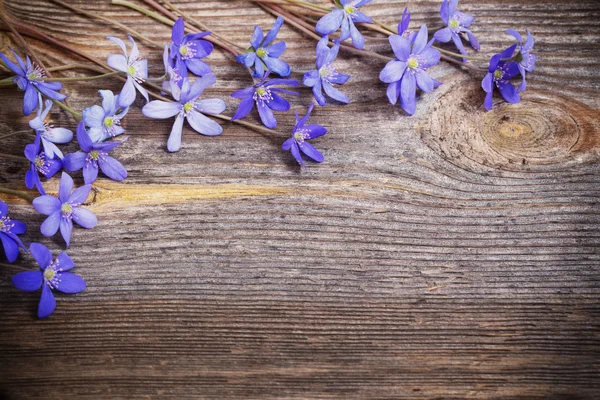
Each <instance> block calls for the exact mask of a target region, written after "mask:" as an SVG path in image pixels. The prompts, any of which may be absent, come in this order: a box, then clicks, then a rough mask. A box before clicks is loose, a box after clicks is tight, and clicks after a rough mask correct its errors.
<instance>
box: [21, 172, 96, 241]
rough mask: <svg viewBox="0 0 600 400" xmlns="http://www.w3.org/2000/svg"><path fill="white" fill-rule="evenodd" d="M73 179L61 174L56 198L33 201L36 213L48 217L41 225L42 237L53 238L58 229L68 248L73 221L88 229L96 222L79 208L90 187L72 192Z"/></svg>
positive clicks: (46, 197) (92, 216)
mask: <svg viewBox="0 0 600 400" xmlns="http://www.w3.org/2000/svg"><path fill="white" fill-rule="evenodd" d="M73 185H74V184H73V179H72V178H71V177H70V176H69V174H67V173H65V172H63V173H62V177H61V178H60V186H59V189H58V198H57V197H55V196H51V195H44V196H40V197H37V198H35V199H34V200H33V207H34V208H35V209H36V211H37V212H39V213H41V214H44V215H48V218H46V220H45V221H44V222H43V223H42V226H41V232H42V234H43V235H44V236H54V234H56V232H57V231H58V229H59V227H60V234H61V235H62V237H63V239H65V242H66V243H67V247H69V242H70V241H71V231H72V230H73V221H75V222H76V223H77V225H79V226H81V227H83V228H86V229H90V228H93V227H95V226H96V224H97V223H98V220H97V219H96V216H95V215H94V213H93V212H91V211H90V210H87V209H85V208H81V204H82V203H83V202H84V201H85V200H86V199H87V198H88V195H89V194H90V190H91V189H92V185H89V184H88V185H84V186H81V187H79V188H77V189H75V190H73Z"/></svg>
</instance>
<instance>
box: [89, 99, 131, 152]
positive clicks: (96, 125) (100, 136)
mask: <svg viewBox="0 0 600 400" xmlns="http://www.w3.org/2000/svg"><path fill="white" fill-rule="evenodd" d="M98 93H100V96H101V97H102V107H100V106H98V105H93V106H91V107H89V108H86V109H85V110H83V112H82V115H83V121H84V122H85V125H86V126H88V127H89V128H90V130H89V135H90V139H91V140H92V142H94V143H97V142H103V141H105V140H107V139H110V138H113V137H115V136H118V135H122V134H123V133H124V132H125V129H123V127H122V126H121V120H122V119H123V117H125V115H126V114H127V112H128V111H129V107H124V108H121V106H119V97H120V95H115V94H113V92H111V91H110V90H99V91H98ZM119 110H120V112H119V113H118V114H117V112H118V111H119Z"/></svg>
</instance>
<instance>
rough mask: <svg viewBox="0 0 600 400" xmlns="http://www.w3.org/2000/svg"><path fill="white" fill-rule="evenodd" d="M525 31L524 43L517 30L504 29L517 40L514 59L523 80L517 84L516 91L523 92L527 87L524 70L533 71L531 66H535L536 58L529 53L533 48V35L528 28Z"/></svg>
mask: <svg viewBox="0 0 600 400" xmlns="http://www.w3.org/2000/svg"><path fill="white" fill-rule="evenodd" d="M526 32H527V40H526V41H525V44H523V39H522V38H521V35H520V34H519V32H517V31H515V30H513V29H509V30H507V31H506V33H508V34H509V35H511V36H514V38H515V39H517V41H518V42H519V47H520V48H519V53H518V54H517V56H516V59H515V61H516V62H517V67H519V72H520V73H521V76H522V77H523V81H522V82H521V86H519V89H518V91H519V92H524V91H525V89H526V88H527V82H526V81H525V75H526V72H533V68H534V67H535V61H536V59H537V57H536V55H535V54H531V53H530V52H531V50H533V35H532V34H531V32H529V30H526Z"/></svg>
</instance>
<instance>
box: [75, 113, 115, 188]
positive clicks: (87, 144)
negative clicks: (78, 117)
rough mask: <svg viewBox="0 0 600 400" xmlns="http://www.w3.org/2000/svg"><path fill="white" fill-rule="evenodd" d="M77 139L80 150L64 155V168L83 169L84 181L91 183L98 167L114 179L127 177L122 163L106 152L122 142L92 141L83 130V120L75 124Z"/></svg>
mask: <svg viewBox="0 0 600 400" xmlns="http://www.w3.org/2000/svg"><path fill="white" fill-rule="evenodd" d="M77 141H78V142H79V147H81V150H83V151H78V152H76V153H71V154H67V155H66V156H65V160H64V162H65V169H66V170H67V171H69V172H74V171H79V170H80V169H83V181H84V183H85V184H86V185H87V184H91V183H94V182H95V181H96V178H97V177H98V168H100V169H101V170H102V172H104V175H106V176H108V177H109V178H110V179H112V180H115V181H122V180H123V179H125V178H127V171H126V170H125V167H123V164H121V163H120V162H119V161H117V160H115V159H114V158H112V157H111V156H109V155H108V152H109V151H111V150H112V149H114V148H115V147H117V146H118V145H120V144H122V143H123V142H110V143H94V142H92V139H91V138H90V135H88V133H87V132H86V131H85V126H84V123H83V121H82V122H80V123H79V125H77Z"/></svg>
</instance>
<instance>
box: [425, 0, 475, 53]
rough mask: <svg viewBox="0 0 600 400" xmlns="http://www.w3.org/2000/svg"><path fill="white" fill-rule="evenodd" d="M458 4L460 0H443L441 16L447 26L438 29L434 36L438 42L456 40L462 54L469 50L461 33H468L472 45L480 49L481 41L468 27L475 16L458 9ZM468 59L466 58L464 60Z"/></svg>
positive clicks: (455, 42) (455, 43)
mask: <svg viewBox="0 0 600 400" xmlns="http://www.w3.org/2000/svg"><path fill="white" fill-rule="evenodd" d="M457 6H458V0H444V1H443V2H442V8H441V9H440V16H441V17H442V21H444V24H446V25H447V26H446V28H443V29H440V30H439V31H437V32H436V33H435V34H434V35H433V37H434V38H435V40H437V41H438V42H442V43H447V42H449V41H450V40H452V41H453V42H454V45H455V46H456V48H457V49H458V51H460V54H463V55H466V54H467V51H466V50H465V47H464V46H463V44H462V39H461V34H462V33H466V34H467V38H468V39H469V43H471V46H472V47H473V48H474V49H475V50H477V51H479V47H480V46H479V41H478V40H477V38H476V37H475V35H473V33H471V31H470V30H468V29H467V28H468V27H470V26H471V24H472V23H473V20H474V19H475V18H474V17H472V16H470V15H469V14H465V13H462V12H460V11H457V10H456V7H457ZM464 61H466V60H464Z"/></svg>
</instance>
